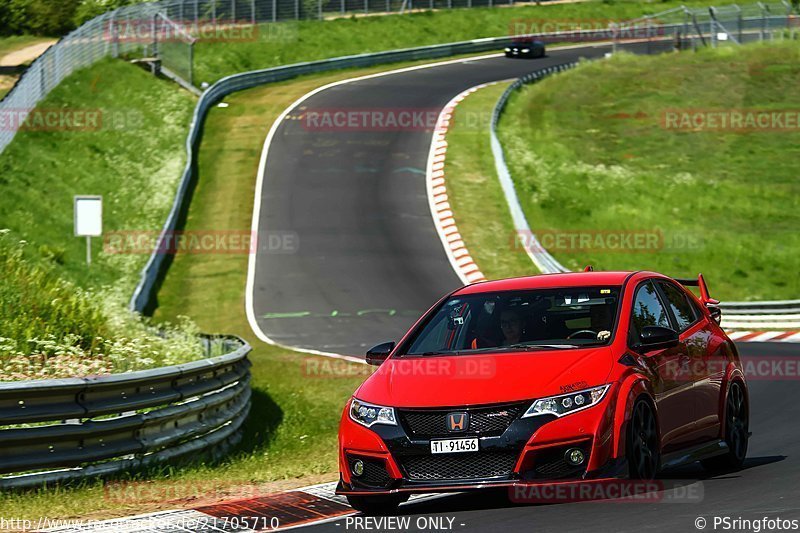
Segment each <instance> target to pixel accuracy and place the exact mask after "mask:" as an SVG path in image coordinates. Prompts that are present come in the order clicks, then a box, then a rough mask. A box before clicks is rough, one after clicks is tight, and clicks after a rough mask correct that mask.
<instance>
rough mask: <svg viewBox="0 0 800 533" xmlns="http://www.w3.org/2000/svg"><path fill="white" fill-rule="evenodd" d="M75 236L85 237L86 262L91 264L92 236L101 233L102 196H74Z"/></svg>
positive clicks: (97, 235)
mask: <svg viewBox="0 0 800 533" xmlns="http://www.w3.org/2000/svg"><path fill="white" fill-rule="evenodd" d="M74 202H75V236H76V237H86V264H87V265H90V264H92V237H99V236H101V235H102V234H103V197H102V196H75V200H74Z"/></svg>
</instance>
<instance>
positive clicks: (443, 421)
mask: <svg viewBox="0 0 800 533" xmlns="http://www.w3.org/2000/svg"><path fill="white" fill-rule="evenodd" d="M527 406H528V402H525V403H515V404H506V405H494V406H490V407H468V408H463V409H457V408H453V409H436V410H428V409H426V410H402V409H401V410H400V421H401V422H402V424H403V426H404V427H405V428H406V430H407V431H408V433H409V434H410V435H411V436H412V437H417V438H423V439H427V438H431V437H447V436H452V435H453V433H452V432H450V431H448V429H447V415H448V414H449V413H454V412H464V411H466V412H468V413H469V415H470V420H469V428H468V430H467V431H466V432H464V433H468V434H471V435H479V436H481V437H492V436H497V435H502V434H503V432H504V431H505V430H506V429H508V426H510V425H511V423H512V422H513V421H514V420H516V419H517V417H519V415H521V414H522V412H523V410H524V409H525V408H527Z"/></svg>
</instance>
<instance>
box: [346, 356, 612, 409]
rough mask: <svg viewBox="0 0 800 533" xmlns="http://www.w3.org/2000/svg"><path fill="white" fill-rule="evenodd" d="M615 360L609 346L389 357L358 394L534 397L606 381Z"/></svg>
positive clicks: (370, 398)
mask: <svg viewBox="0 0 800 533" xmlns="http://www.w3.org/2000/svg"><path fill="white" fill-rule="evenodd" d="M612 365H613V359H612V351H611V349H610V348H609V347H601V348H597V347H595V348H591V349H572V350H547V351H537V352H520V353H518V352H514V353H504V354H479V355H478V354H476V355H459V356H430V357H401V358H390V359H388V360H387V361H386V362H384V363H383V364H382V365H381V366H380V367H379V368H378V370H377V371H376V372H375V373H374V374H372V375H371V376H370V377H369V378H368V379H367V380H366V381H365V382H364V383H363V384H362V385H361V387H359V389H358V390H357V391H356V393H355V396H356V397H357V398H359V399H360V400H363V401H365V402H371V403H376V404H379V405H386V406H391V407H452V406H460V405H479V404H490V403H501V402H512V401H517V400H529V399H533V398H541V397H544V396H552V395H555V394H561V393H563V392H567V391H570V390H580V389H582V388H588V387H593V386H595V385H602V384H604V383H605V382H606V379H607V378H608V375H609V374H610V372H611V367H612Z"/></svg>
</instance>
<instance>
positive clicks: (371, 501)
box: [347, 494, 408, 516]
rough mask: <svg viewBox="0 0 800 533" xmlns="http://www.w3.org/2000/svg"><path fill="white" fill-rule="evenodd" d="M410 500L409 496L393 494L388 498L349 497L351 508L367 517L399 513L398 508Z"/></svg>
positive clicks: (348, 501)
mask: <svg viewBox="0 0 800 533" xmlns="http://www.w3.org/2000/svg"><path fill="white" fill-rule="evenodd" d="M406 500H408V496H400V495H397V494H392V495H388V496H347V503H349V504H350V507H352V508H353V509H355V510H356V511H359V512H361V513H364V514H365V515H378V516H381V515H388V514H393V513H394V512H395V511H397V507H398V506H399V505H400V504H401V503H403V502H405V501H406Z"/></svg>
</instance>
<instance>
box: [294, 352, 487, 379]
mask: <svg viewBox="0 0 800 533" xmlns="http://www.w3.org/2000/svg"><path fill="white" fill-rule="evenodd" d="M376 369H377V368H376V367H374V366H369V365H363V364H356V363H352V362H348V361H343V360H338V359H322V358H308V359H305V360H304V361H303V365H302V369H301V370H302V374H303V376H304V377H308V378H322V379H329V378H350V377H354V376H360V377H366V376H369V375H371V374H372V373H373V372H375V370H376ZM392 373H393V375H399V376H408V377H441V378H445V379H492V378H494V377H495V375H496V373H497V366H496V363H495V361H494V360H493V359H491V358H472V357H469V358H466V357H465V358H458V357H444V358H443V357H430V358H426V359H422V358H405V359H403V360H397V361H396V362H395V364H394V365H393V368H392Z"/></svg>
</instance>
